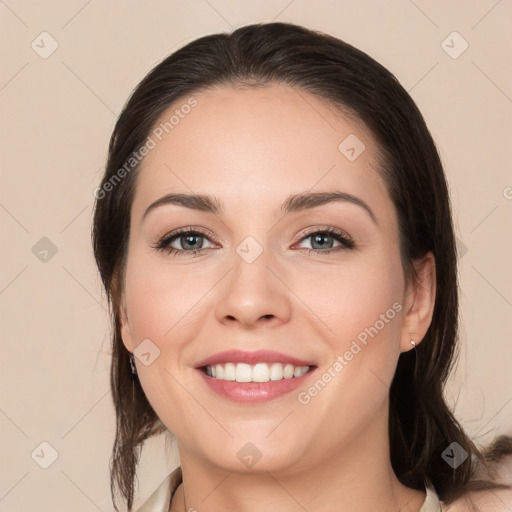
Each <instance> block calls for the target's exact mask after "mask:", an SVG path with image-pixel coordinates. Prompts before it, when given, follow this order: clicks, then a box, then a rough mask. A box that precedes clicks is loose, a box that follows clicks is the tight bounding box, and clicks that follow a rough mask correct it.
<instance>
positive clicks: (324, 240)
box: [300, 228, 355, 254]
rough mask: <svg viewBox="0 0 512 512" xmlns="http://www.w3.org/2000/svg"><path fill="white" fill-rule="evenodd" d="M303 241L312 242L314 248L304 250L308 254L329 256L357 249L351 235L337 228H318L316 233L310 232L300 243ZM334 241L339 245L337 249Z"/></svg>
mask: <svg viewBox="0 0 512 512" xmlns="http://www.w3.org/2000/svg"><path fill="white" fill-rule="evenodd" d="M303 240H310V241H311V246H312V247H311V248H305V249H304V250H306V251H307V252H308V254H311V253H317V254H318V253H321V254H329V253H331V252H338V251H343V250H346V249H353V248H354V247H355V243H354V241H353V240H352V238H351V237H350V235H348V234H347V233H345V232H344V231H342V230H341V229H337V228H325V229H321V230H319V229H318V228H317V229H316V231H310V232H309V233H308V234H307V235H306V236H304V237H302V239H301V240H300V241H301V242H302V241H303ZM334 240H336V241H337V242H338V243H339V245H338V246H337V247H334ZM326 249H327V250H326Z"/></svg>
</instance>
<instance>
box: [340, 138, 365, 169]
mask: <svg viewBox="0 0 512 512" xmlns="http://www.w3.org/2000/svg"><path fill="white" fill-rule="evenodd" d="M365 149H366V146H365V145H364V143H363V141H362V140H361V139H360V138H359V137H356V136H355V135H354V134H353V133H351V134H350V135H349V136H348V137H346V138H345V139H343V141H342V142H341V144H340V145H339V146H338V150H339V151H340V153H341V154H342V155H343V156H344V157H345V158H346V159H347V160H349V161H350V162H353V161H354V160H357V159H358V158H359V157H360V156H361V154H362V153H363V152H364V150H365Z"/></svg>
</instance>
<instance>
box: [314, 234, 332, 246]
mask: <svg viewBox="0 0 512 512" xmlns="http://www.w3.org/2000/svg"><path fill="white" fill-rule="evenodd" d="M314 238H315V240H314V244H315V243H319V244H320V248H322V247H326V244H325V243H322V241H321V240H322V239H323V240H325V239H326V238H331V236H330V235H316V236H315V237H314ZM330 247H331V246H329V248H330Z"/></svg>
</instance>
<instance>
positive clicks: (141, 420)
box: [93, 23, 511, 510]
mask: <svg viewBox="0 0 512 512" xmlns="http://www.w3.org/2000/svg"><path fill="white" fill-rule="evenodd" d="M273 83H275V84H286V85H289V86H292V87H295V88H296V89H297V90H299V91H300V90H302V91H307V92H309V93H312V94H315V95H317V96H318V97H321V98H323V99H324V100H327V102H328V103H329V104H330V105H331V106H332V107H333V108H337V109H339V110H341V111H342V112H344V113H345V114H347V113H348V114H349V115H353V116H355V117H356V118H358V119H360V120H362V121H363V123H364V124H365V125H366V126H367V128H368V129H369V130H370V132H371V133H372V134H373V136H374V137H375V140H376V142H377V144H378V146H379V149H380V157H381V158H380V160H381V165H380V172H381V173H382V175H383V177H384V178H385V181H386V183H387V186H388V190H389V194H390V196H391V199H392V201H393V203H394V206H395V208H396V211H397V214H398V219H399V230H400V242H401V255H402V262H403V265H404V270H405V272H406V274H407V275H409V276H412V275H413V267H412V262H413V260H415V259H417V258H420V257H422V256H424V255H425V254H426V253H427V252H429V251H432V253H433V254H434V256H435V259H436V269H437V296H436V302H435V308H434V313H433V319H432V323H431V325H430V328H429V330H428V332H427V334H426V336H425V338H424V339H423V341H422V343H420V344H419V345H418V346H417V347H416V349H415V350H411V351H408V352H405V353H402V354H401V355H400V358H399V361H398V366H397V369H396V374H395V376H394V379H393V382H392V385H391V389H390V414H389V436H390V447H391V463H392V466H393V469H394V471H395V473H396V475H397V477H398V479H399V480H400V481H401V482H402V483H403V484H405V485H407V486H409V487H412V488H415V489H424V484H425V481H426V480H428V481H430V482H431V483H432V484H433V486H434V487H435V489H436V491H437V493H438V494H439V496H440V498H441V499H442V500H444V501H446V502H447V503H450V502H452V501H453V500H455V499H456V498H457V497H459V496H460V495H462V494H464V493H465V492H467V491H468V490H471V489H482V488H491V487H493V488H499V487H500V486H499V484H497V483H492V478H493V473H492V468H491V467H490V466H488V464H487V463H486V460H485V457H484V456H483V455H482V453H481V452H480V451H479V449H478V448H477V447H476V446H475V445H474V443H473V442H472V441H471V440H470V439H469V437H468V436H467V435H466V434H465V433H464V431H463V428H462V427H461V425H460V424H459V423H458V422H457V420H456V419H455V417H454V416H453V414H452V412H451V411H450V409H449V408H448V406H447V404H446V402H445V399H444V397H443V388H444V385H445V383H446V379H447V377H448V374H449V371H450V370H451V367H452V364H453V362H454V360H455V357H456V355H457V350H456V346H457V345H456V343H457V337H458V335H457V332H458V283H457V254H456V247H455V239H454V232H453V226H452V217H451V211H450V202H449V196H448V190H447V185H446V179H445V175H444V172H443V167H442V165H441V162H440V159H439V156H438V152H437V150H436V147H435V145H434V142H433V140H432V137H431V135H430V133H429V131H428V129H427V127H426V125H425V122H424V120H423V117H422V115H421V113H420V112H419V110H418V108H417V107H416V105H415V103H414V102H413V100H412V99H411V97H410V96H409V94H408V93H407V92H406V91H405V90H404V88H403V87H402V86H401V85H400V84H399V83H398V81H397V80H396V78H395V77H394V76H393V75H392V74H391V73H390V72H389V71H388V70H387V69H385V68H384V67H383V66H382V65H380V64H379V63H377V62H376V61H375V60H373V59H372V58H371V57H369V56H368V55H367V54H365V53H364V52H362V51H360V50H358V49H356V48H354V47H352V46H351V45H349V44H347V43H345V42H343V41H341V40H339V39H336V38H334V37H332V36H329V35H326V34H323V33H320V32H315V31H312V30H308V29H306V28H303V27H300V26H297V25H293V24H288V23H269V24H256V25H250V26H245V27H242V28H239V29H237V30H235V31H234V32H233V33H231V34H215V35H209V36H205V37H202V38H200V39H197V40H195V41H193V42H191V43H189V44H187V45H186V46H185V47H183V48H181V49H180V50H178V51H176V52H175V53H173V54H172V55H170V56H169V57H167V58H166V59H165V60H163V61H162V62H161V63H160V64H158V65H157V66H156V67H155V68H154V69H153V70H152V71H151V72H150V73H149V74H148V75H147V76H146V77H145V78H144V79H143V80H142V82H140V84H139V85H138V86H137V88H136V89H135V91H134V92H133V94H132V95H131V97H130V98H129V100H128V102H127V103H126V105H125V106H124V108H123V111H122V113H121V115H120V116H119V119H118V121H117V124H116V126H115V129H114V132H113V134H112V138H111V140H110V145H109V154H108V162H107V165H106V171H105V174H104V176H103V180H102V183H101V185H100V188H99V189H98V191H99V192H100V193H99V194H97V201H96V207H95V213H94V225H93V246H94V254H95V258H96V262H97V265H98V268H99V271H100V274H101V278H102V281H103V284H104V287H105V290H106V292H107V296H108V299H109V304H110V306H111V312H112V321H113V338H112V351H113V352H112V366H111V389H112V394H113V401H114V405H115V409H116V417H117V430H116V437H115V442H114V446H113V453H112V459H111V468H110V469H111V490H112V497H113V501H114V506H115V508H116V510H118V508H117V506H116V505H115V497H114V495H115V489H116V488H118V489H119V491H120V492H121V495H122V497H123V499H124V500H125V502H126V503H127V507H128V510H131V508H132V505H133V495H134V482H135V480H136V467H137V464H138V461H139V456H140V450H141V448H142V444H143V442H144V441H145V440H146V439H148V438H149V437H150V436H153V435H155V434H158V433H161V432H165V430H166V429H165V426H164V425H163V424H162V422H161V421H160V419H159V418H158V417H157V415H156V413H155V412H154V410H153V408H152V407H151V405H150V404H149V402H148V400H147V399H146V396H145V395H144V391H143V389H142V387H141V385H140V383H139V381H138V379H137V378H135V379H132V375H131V372H130V364H129V359H128V352H127V350H126V348H125V347H124V345H123V343H122V339H121V333H120V322H119V317H118V313H119V299H120V294H121V293H122V286H123V279H124V277H123V276H124V265H125V262H126V255H127V244H128V236H129V227H130V209H131V204H132V200H133V194H134V189H135V182H136V176H137V170H138V166H135V167H134V168H133V170H132V171H131V172H128V173H123V174H126V175H123V178H122V179H120V180H119V179H118V180H117V181H115V183H114V181H113V180H114V178H116V176H117V177H118V178H119V173H118V171H119V169H121V168H122V167H123V166H124V165H125V164H126V162H127V161H128V160H129V159H130V157H131V156H132V155H133V154H134V153H136V152H137V151H138V150H139V148H141V147H142V146H143V145H144V144H145V142H146V140H147V138H148V136H149V135H150V133H151V130H152V129H154V126H155V124H156V122H157V120H158V119H159V118H160V116H161V115H162V114H163V113H164V111H166V110H167V109H169V107H171V106H173V105H175V104H177V102H178V100H183V99H184V98H185V99H186V98H187V97H189V96H190V95H191V94H197V93H199V92H200V91H201V90H205V89H207V88H209V87H213V86H226V87H230V86H231V87H233V86H237V85H240V84H243V85H248V86H253V87H263V86H265V85H271V84H273ZM109 183H110V184H111V186H110V187H108V186H107V185H108V184H109ZM504 439H505V441H504V445H503V446H504V447H509V448H510V443H511V439H510V438H504ZM453 442H457V443H458V444H459V445H460V446H461V447H462V448H463V449H464V450H466V452H467V453H468V454H469V457H468V458H467V460H466V461H465V462H464V463H462V464H461V465H460V466H459V467H457V468H456V469H452V467H451V466H450V465H448V464H447V463H446V462H445V460H443V458H442V456H441V455H442V452H443V451H444V450H445V449H446V448H447V447H448V446H449V445H450V444H451V443H453ZM482 467H483V468H484V469H485V474H486V475H487V476H488V477H489V479H484V480H475V478H474V477H475V473H476V470H477V468H482Z"/></svg>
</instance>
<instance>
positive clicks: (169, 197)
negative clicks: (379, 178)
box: [142, 190, 378, 225]
mask: <svg viewBox="0 0 512 512" xmlns="http://www.w3.org/2000/svg"><path fill="white" fill-rule="evenodd" d="M337 201H343V202H348V203H352V204H355V205H357V206H359V207H361V208H362V209H364V210H365V211H366V212H367V213H368V215H369V216H370V217H371V219H372V220H373V222H374V223H375V224H377V225H378V222H377V218H376V217H375V214H374V213H373V211H372V209H371V208H370V207H369V206H368V204H367V203H365V202H364V201H363V200H362V199H361V198H359V197H357V196H354V195H352V194H349V193H347V192H343V191H339V190H332V191H328V192H304V193H301V194H293V195H291V196H289V197H288V198H287V199H286V200H285V201H284V203H283V204H282V206H281V214H282V215H283V216H284V215H287V214H289V213H294V212H299V211H304V210H308V209H310V208H316V207H318V206H322V205H325V204H328V203H332V202H337ZM169 204H174V205H178V206H183V207H185V208H190V209H192V210H197V211H200V212H207V213H212V214H214V215H222V214H223V212H224V206H223V204H222V201H221V200H220V199H219V198H217V197H215V196H209V195H203V194H183V193H170V194H166V195H165V196H163V197H161V198H160V199H157V200H156V201H154V202H153V203H151V204H150V205H149V206H148V207H147V209H146V211H145V212H144V215H143V216H142V220H144V219H145V218H146V216H147V215H148V213H149V212H150V211H152V210H154V209H156V208H158V207H160V206H164V205H169Z"/></svg>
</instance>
